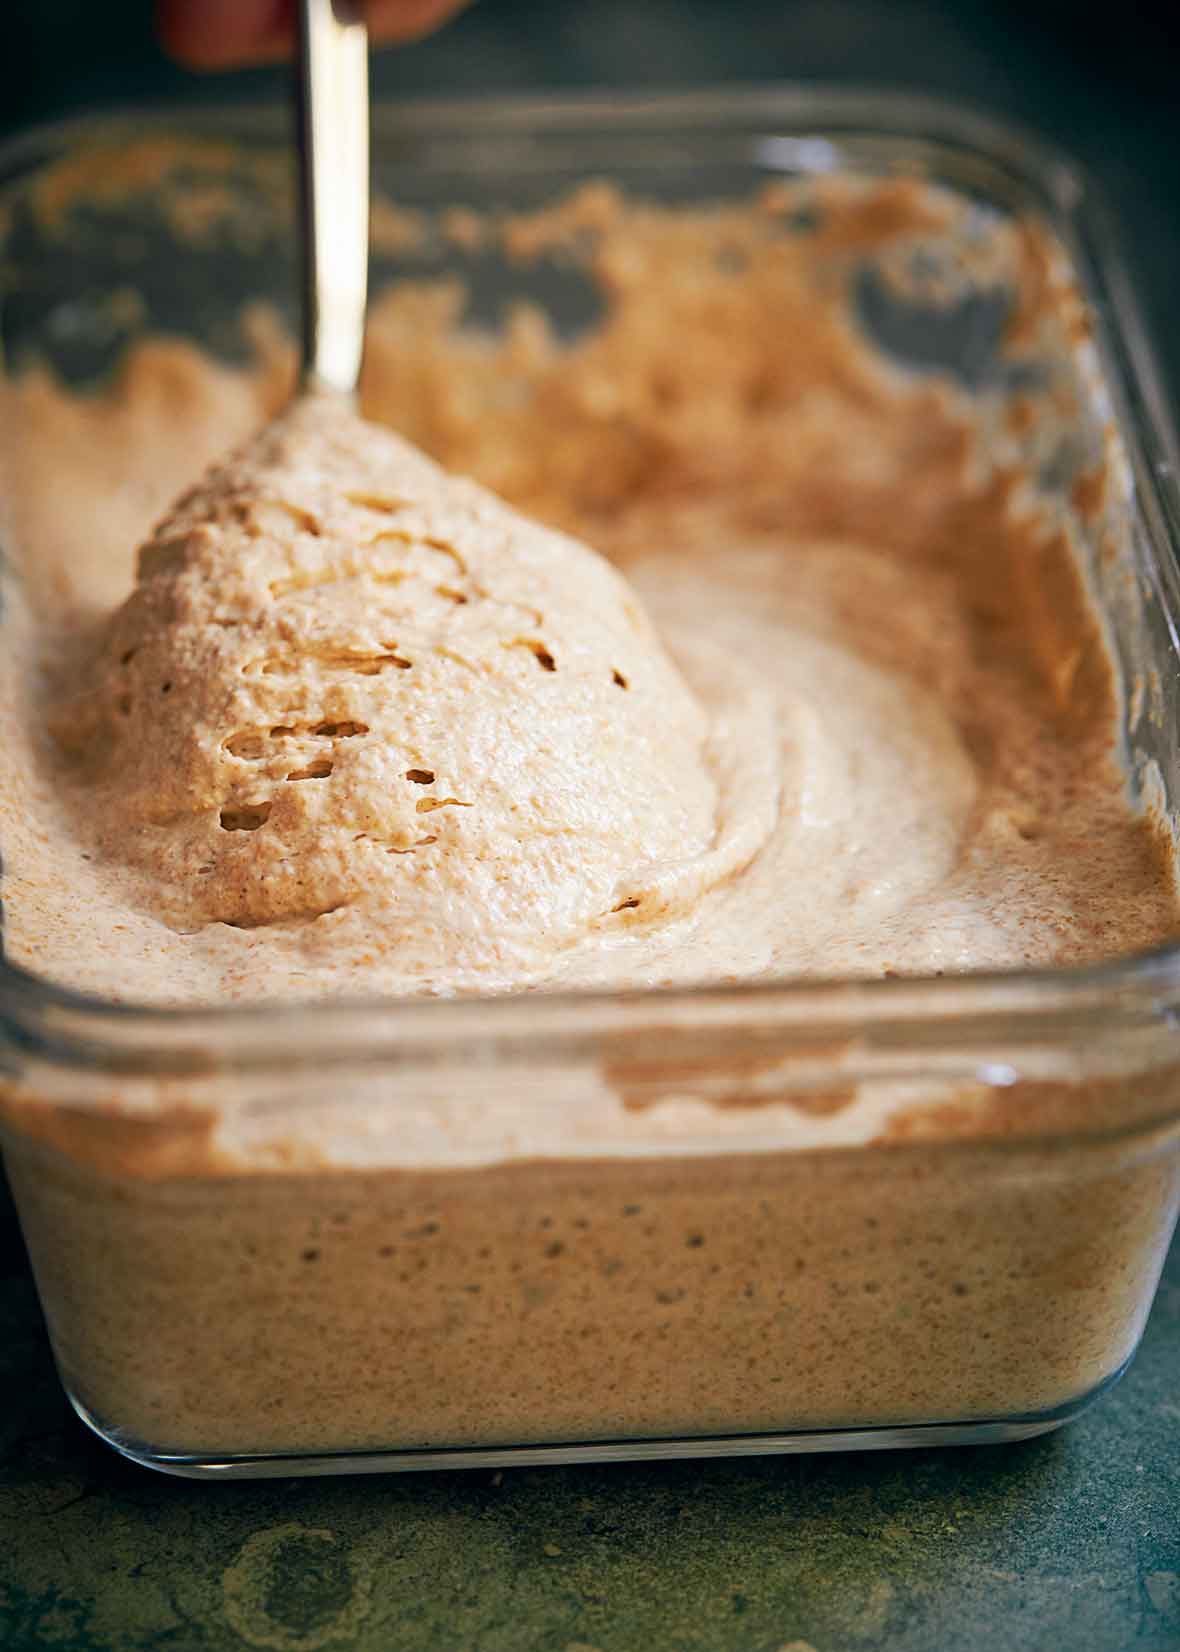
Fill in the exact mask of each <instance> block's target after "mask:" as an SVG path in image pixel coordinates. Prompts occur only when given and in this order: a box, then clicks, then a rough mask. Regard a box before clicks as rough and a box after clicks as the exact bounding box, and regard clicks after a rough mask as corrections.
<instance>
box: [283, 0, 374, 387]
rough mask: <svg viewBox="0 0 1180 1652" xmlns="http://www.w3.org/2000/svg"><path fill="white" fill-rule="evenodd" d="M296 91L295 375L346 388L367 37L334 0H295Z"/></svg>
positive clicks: (365, 161) (350, 372) (364, 223)
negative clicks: (299, 222) (299, 346)
mask: <svg viewBox="0 0 1180 1652" xmlns="http://www.w3.org/2000/svg"><path fill="white" fill-rule="evenodd" d="M298 93H299V96H298V102H299V180H300V188H301V194H302V208H303V383H304V387H305V388H306V389H314V390H335V391H338V392H341V393H343V394H346V395H351V394H352V393H353V392H355V390H356V387H357V381H358V379H359V377H360V370H361V355H362V352H363V348H364V335H365V299H366V287H367V282H368V269H369V41H368V30H367V29H366V28H365V25H364V23H363V22H362V21H360V20H359V19H358V18H357V17H356V15H355V14H350V13H349V10H348V8H347V6H346V5H345V4H344V0H300V3H299V53H298Z"/></svg>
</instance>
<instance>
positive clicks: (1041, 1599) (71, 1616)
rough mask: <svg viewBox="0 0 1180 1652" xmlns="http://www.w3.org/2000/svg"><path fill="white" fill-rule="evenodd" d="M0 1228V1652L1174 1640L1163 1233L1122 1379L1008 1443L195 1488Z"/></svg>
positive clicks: (1176, 1599) (1144, 1650)
mask: <svg viewBox="0 0 1180 1652" xmlns="http://www.w3.org/2000/svg"><path fill="white" fill-rule="evenodd" d="M7 1221H8V1223H9V1225H8V1226H7V1227H3V1228H0V1419H2V1421H0V1648H3V1652H67V1649H68V1652H156V1649H157V1648H172V1649H175V1652H190V1649H192V1652H198V1649H199V1652H204V1649H206V1648H208V1649H210V1652H231V1649H232V1652H238V1649H240V1648H243V1647H265V1648H274V1649H279V1652H312V1649H318V1648H328V1649H330V1652H879V1649H884V1648H888V1649H889V1652H983V1649H984V1648H986V1649H987V1652H1025V1649H1028V1652H1032V1649H1034V1648H1035V1649H1037V1652H1042V1649H1043V1652H1124V1649H1126V1648H1135V1649H1136V1652H1167V1649H1172V1648H1180V1246H1178V1247H1177V1248H1176V1249H1175V1250H1174V1251H1173V1254H1172V1258H1171V1262H1170V1265H1169V1268H1168V1270H1167V1272H1166V1273H1165V1277H1164V1281H1163V1284H1162V1285H1161V1287H1160V1294H1159V1297H1158V1298H1157V1301H1156V1305H1155V1309H1154V1311H1153V1314H1152V1318H1151V1322H1150V1324H1149V1326H1148V1330H1147V1335H1146V1338H1145V1341H1144V1345H1143V1348H1142V1350H1141V1352H1140V1354H1139V1357H1138V1359H1137V1360H1136V1362H1135V1364H1134V1365H1133V1366H1132V1368H1131V1371H1130V1372H1129V1374H1128V1375H1127V1376H1126V1377H1125V1378H1124V1379H1123V1381H1122V1382H1121V1383H1120V1384H1119V1385H1118V1387H1117V1388H1115V1389H1114V1390H1113V1391H1112V1392H1111V1393H1109V1394H1108V1395H1106V1396H1105V1397H1104V1398H1103V1399H1102V1400H1100V1401H1099V1402H1098V1404H1097V1405H1096V1406H1095V1407H1094V1408H1093V1409H1092V1410H1091V1411H1089V1412H1088V1413H1086V1415H1084V1416H1083V1417H1082V1418H1080V1419H1079V1420H1078V1421H1077V1422H1075V1423H1073V1424H1072V1425H1070V1426H1069V1427H1068V1428H1066V1429H1064V1430H1063V1431H1062V1432H1061V1433H1059V1434H1056V1435H1049V1436H1047V1437H1044V1438H1042V1439H1039V1440H1034V1441H1030V1442H1028V1443H1025V1444H1022V1445H1014V1446H977V1447H974V1448H970V1449H959V1450H944V1451H912V1452H883V1453H879V1454H871V1455H862V1456H840V1457H806V1458H799V1457H796V1458H788V1457H780V1458H762V1459H753V1460H751V1459H731V1460H729V1461H722V1462H708V1463H691V1462H686V1463H674V1464H658V1465H653V1464H612V1465H609V1466H605V1467H593V1468H565V1469H555V1468H545V1469H516V1470H511V1469H510V1470H505V1471H503V1472H502V1473H492V1472H490V1471H487V1470H477V1471H471V1472H468V1473H462V1472H453V1473H449V1474H423V1475H390V1476H384V1477H379V1476H374V1477H361V1476H356V1477H351V1478H345V1479H335V1480H306V1481H297V1480H278V1481H255V1482H238V1483H228V1482H221V1483H212V1484H202V1483H194V1482H190V1481H182V1480H172V1479H168V1478H166V1477H164V1476H162V1475H157V1474H155V1473H153V1472H151V1471H150V1470H147V1469H140V1468H136V1467H134V1466H133V1465H131V1464H130V1463H125V1462H123V1461H122V1460H121V1459H120V1458H118V1457H117V1456H116V1455H115V1454H114V1453H113V1452H111V1451H110V1450H109V1449H108V1448H106V1447H104V1446H102V1445H100V1444H99V1442H98V1441H96V1440H93V1439H92V1438H91V1437H90V1436H89V1435H88V1434H87V1433H86V1432H85V1430H84V1429H83V1427H82V1425H81V1424H80V1423H78V1422H76V1421H75V1420H74V1417H73V1415H72V1413H71V1412H70V1410H69V1407H68V1405H67V1403H66V1400H65V1398H64V1396H63V1394H62V1391H61V1389H60V1387H59V1386H58V1383H57V1379H56V1377H55V1375H54V1371H53V1367H52V1362H51V1359H50V1355H49V1351H48V1348H47V1345H46V1341H45V1335H44V1330H43V1327H42V1323H41V1318H40V1314H39V1311H38V1308H37V1302H36V1296H35V1293H34V1289H33V1285H32V1281H31V1279H30V1277H29V1275H28V1271H27V1268H26V1266H25V1263H24V1259H23V1255H22V1253H21V1250H20V1246H19V1239H18V1237H17V1235H16V1233H15V1230H14V1229H13V1228H12V1227H11V1218H7Z"/></svg>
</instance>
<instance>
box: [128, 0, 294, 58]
mask: <svg viewBox="0 0 1180 1652" xmlns="http://www.w3.org/2000/svg"><path fill="white" fill-rule="evenodd" d="M155 26H156V34H157V37H158V39H159V41H160V44H161V45H162V46H163V48H164V50H165V51H166V52H167V53H168V54H169V56H170V57H174V58H175V59H176V60H177V62H179V63H183V64H184V66H185V67H186V68H189V69H229V68H237V67H239V66H244V65H248V64H252V63H266V62H270V61H273V60H274V59H275V58H277V57H282V56H283V55H284V53H286V52H288V51H289V50H290V48H291V44H292V41H293V38H294V7H293V3H292V0H156V8H155Z"/></svg>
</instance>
